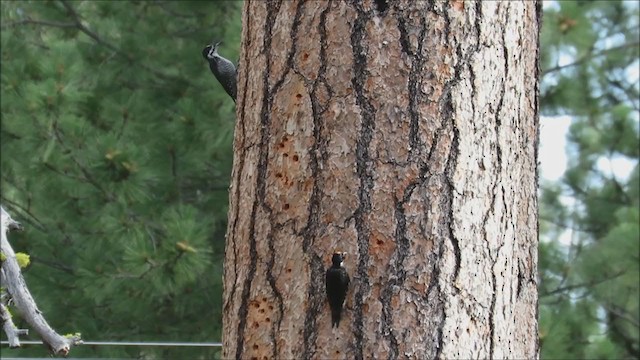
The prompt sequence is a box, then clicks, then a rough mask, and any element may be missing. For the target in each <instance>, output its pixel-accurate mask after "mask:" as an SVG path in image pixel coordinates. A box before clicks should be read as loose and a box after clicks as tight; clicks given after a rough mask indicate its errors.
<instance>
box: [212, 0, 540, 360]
mask: <svg viewBox="0 0 640 360" xmlns="http://www.w3.org/2000/svg"><path fill="white" fill-rule="evenodd" d="M540 11H541V9H540V4H539V3H536V2H531V1H528V0H523V1H502V2H482V3H481V2H480V1H476V2H474V1H464V2H463V1H449V2H432V1H414V0H406V1H384V0H376V1H360V0H353V1H332V2H320V1H307V2H303V1H269V2H266V1H246V2H245V6H244V15H243V35H242V39H243V40H242V49H241V59H240V73H239V76H238V103H237V124H236V129H235V142H234V151H235V159H234V166H233V179H232V186H231V190H230V209H229V227H228V231H227V240H226V241H227V242H226V257H225V268H224V269H225V272H224V285H225V288H224V319H223V320H224V330H223V346H224V350H223V356H224V358H236V359H309V358H313V359H328V358H348V359H351V358H356V359H365V358H367V359H371V358H380V359H383V358H389V359H395V358H405V357H409V358H415V359H431V358H443V359H444V358H446V359H451V358H535V357H537V356H538V342H537V318H536V315H537V280H536V274H537V242H538V225H537V210H538V204H537V199H536V196H537V195H536V190H537V176H536V171H537V151H536V149H537V145H538V144H537V143H538V115H537V111H538V103H537V94H538V87H537V77H538V59H537V54H538V30H539V21H540V14H541V12H540ZM335 250H342V251H346V252H347V253H349V254H350V256H349V257H347V261H346V262H345V266H346V268H347V270H348V271H349V273H350V274H351V286H350V289H349V292H348V294H347V301H346V305H345V307H346V309H345V311H344V314H343V319H342V322H341V323H340V326H339V327H338V328H335V329H332V328H331V316H330V311H329V308H328V305H327V302H326V295H325V289H324V274H325V270H326V269H327V268H328V266H329V265H330V259H331V255H332V253H333V252H334V251H335Z"/></svg>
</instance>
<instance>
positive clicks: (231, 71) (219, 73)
mask: <svg viewBox="0 0 640 360" xmlns="http://www.w3.org/2000/svg"><path fill="white" fill-rule="evenodd" d="M221 43H222V42H218V43H216V44H215V45H207V46H205V47H204V49H202V56H203V57H204V58H205V59H206V60H207V61H208V62H209V68H210V69H211V72H212V73H213V76H215V77H216V79H218V82H220V85H222V87H223V88H224V91H226V92H227V94H229V96H231V98H232V99H233V102H236V92H237V83H236V81H237V80H236V67H235V66H234V65H233V63H232V62H231V61H229V60H227V59H225V58H224V57H222V56H220V54H218V45H220V44H221Z"/></svg>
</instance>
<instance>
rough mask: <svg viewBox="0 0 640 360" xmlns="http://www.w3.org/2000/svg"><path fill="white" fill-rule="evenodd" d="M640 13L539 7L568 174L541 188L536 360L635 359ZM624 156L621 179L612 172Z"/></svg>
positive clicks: (591, 5) (549, 108)
mask: <svg viewBox="0 0 640 360" xmlns="http://www.w3.org/2000/svg"><path fill="white" fill-rule="evenodd" d="M639 15H640V14H639V12H638V4H637V3H636V2H624V1H593V2H582V1H580V2H576V1H559V2H557V3H553V4H550V6H549V7H548V9H547V10H546V12H545V16H544V19H545V21H544V27H543V33H542V39H541V41H542V45H543V46H542V50H543V53H542V55H543V56H542V60H543V61H542V68H543V82H542V87H541V89H542V92H541V105H542V113H543V114H545V115H570V116H571V117H572V118H573V121H572V126H571V128H570V130H569V135H568V136H569V137H568V140H569V142H570V147H569V149H568V151H569V158H570V161H569V164H568V169H567V172H566V173H565V175H564V177H563V179H562V181H561V182H559V183H545V184H543V186H542V189H543V191H542V198H541V208H542V210H541V220H542V222H541V226H542V229H543V234H544V236H543V239H546V240H547V241H543V242H542V243H541V246H540V259H541V262H540V269H541V272H540V275H541V279H542V281H541V288H540V297H541V298H540V338H541V344H542V357H543V358H561V359H568V358H609V359H622V358H638V357H640V339H639V334H640V332H639V329H640V328H639V327H640V314H639V311H638V310H639V309H638V307H639V305H638V299H639V298H640V287H639V285H638V283H639V273H640V268H639V262H638V259H639V253H640V246H639V239H640V230H639V228H638V223H639V221H640V218H639V213H638V212H639V209H638V207H639V206H640V201H639V187H640V183H639V182H638V178H639V177H638V154H639V145H640V144H639V137H638V131H639V126H638V118H639V111H640V99H639V94H640V92H639V90H640V89H639V86H640V85H639V83H638V74H637V69H638V66H639V65H640V64H639V56H638V55H639V54H638V52H639V45H640V34H639V23H638V21H639V20H638V19H639V18H640V17H639ZM634 70H635V73H634ZM547 121H548V122H549V124H548V126H553V125H552V124H551V123H550V122H551V121H552V120H547ZM622 159H624V160H625V162H626V163H628V164H630V165H631V166H632V167H633V171H632V172H631V174H630V176H629V177H626V178H624V177H620V175H618V174H616V173H614V172H612V171H611V166H612V165H611V164H615V163H616V162H620V161H621V160H622ZM567 230H569V231H571V233H572V236H571V243H570V244H569V245H563V244H561V243H559V242H558V239H559V238H560V235H561V234H562V233H563V232H565V231H567Z"/></svg>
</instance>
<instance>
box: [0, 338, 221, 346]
mask: <svg viewBox="0 0 640 360" xmlns="http://www.w3.org/2000/svg"><path fill="white" fill-rule="evenodd" d="M0 344H2V345H9V342H8V341H0ZM20 344H21V345H42V344H43V342H42V341H38V340H24V341H20ZM82 345H97V346H172V347H222V343H219V342H213V343H206V342H191V343H189V342H160V341H148V342H136V341H84V340H83V341H82Z"/></svg>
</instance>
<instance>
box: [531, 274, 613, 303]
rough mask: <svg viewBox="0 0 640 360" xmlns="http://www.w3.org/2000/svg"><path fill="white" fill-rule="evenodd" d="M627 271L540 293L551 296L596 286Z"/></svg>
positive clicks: (542, 295)
mask: <svg viewBox="0 0 640 360" xmlns="http://www.w3.org/2000/svg"><path fill="white" fill-rule="evenodd" d="M624 273H625V271H619V272H617V273H615V274H613V275H611V276H607V277H605V278H603V279H598V280H591V281H587V282H583V283H579V284H571V285H567V286H561V287H558V288H555V289H554V290H551V291H547V292H544V293H541V294H540V297H541V298H542V297H546V296H551V295H555V294H558V293H562V292H566V291H571V290H575V289H580V288H591V287H594V286H596V285H599V284H602V283H603V282H607V281H609V280H613V279H615V278H617V277H619V276H622V275H623V274H624Z"/></svg>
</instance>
